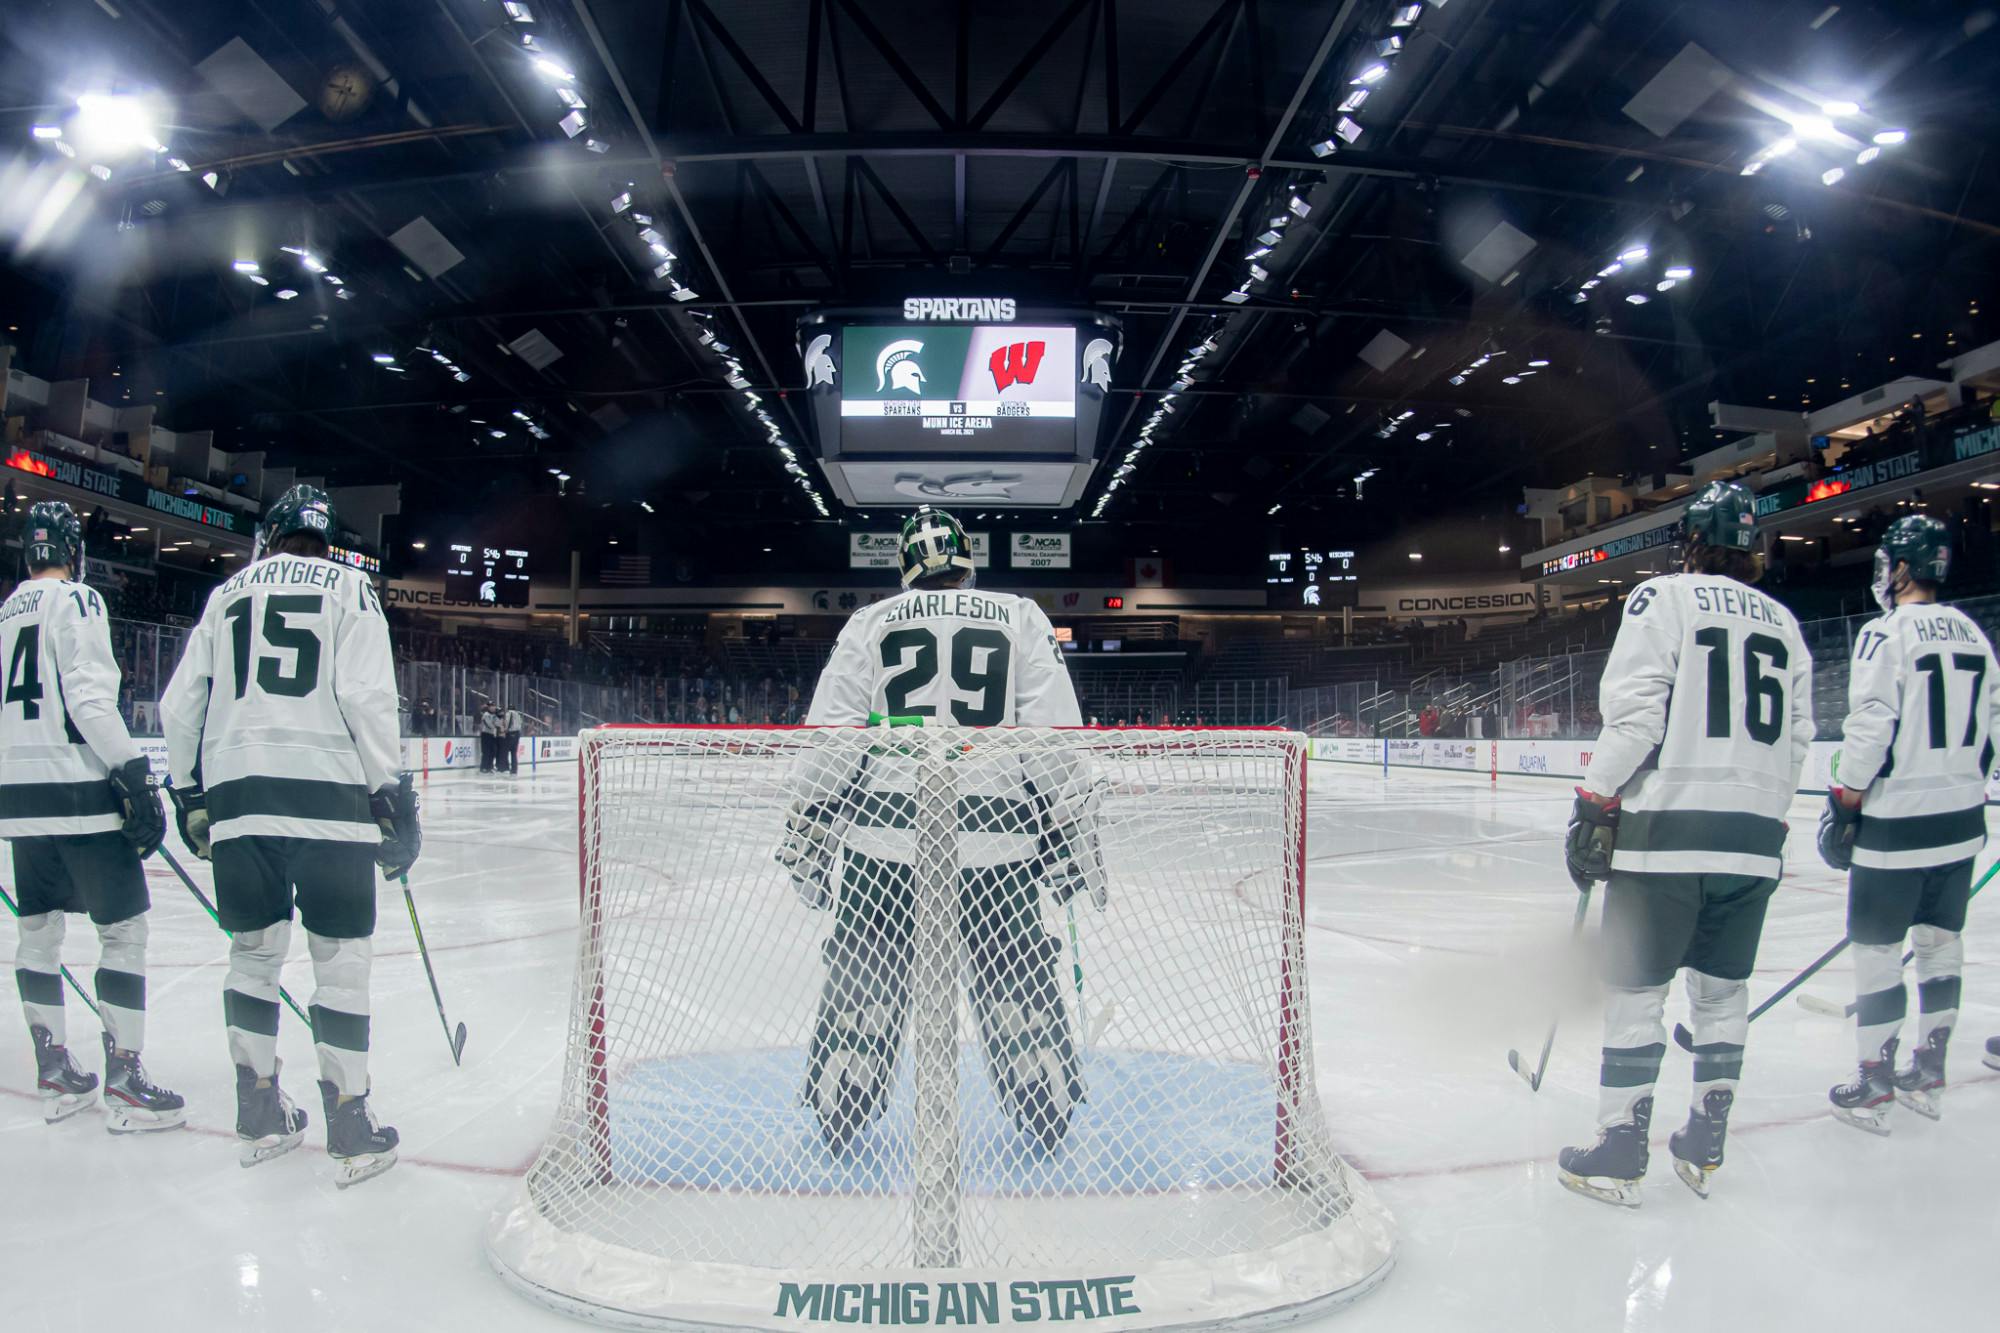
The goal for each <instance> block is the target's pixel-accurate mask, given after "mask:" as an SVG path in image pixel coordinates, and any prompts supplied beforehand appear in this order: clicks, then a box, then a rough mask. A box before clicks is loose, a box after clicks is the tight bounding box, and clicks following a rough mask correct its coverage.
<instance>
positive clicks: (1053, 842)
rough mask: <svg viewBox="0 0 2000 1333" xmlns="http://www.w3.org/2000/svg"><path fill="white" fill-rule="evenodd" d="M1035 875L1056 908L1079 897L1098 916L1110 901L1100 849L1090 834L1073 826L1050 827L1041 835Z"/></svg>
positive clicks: (1090, 832) (1094, 836) (1109, 886)
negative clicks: (1084, 900) (1036, 873)
mask: <svg viewBox="0 0 2000 1333" xmlns="http://www.w3.org/2000/svg"><path fill="white" fill-rule="evenodd" d="M1037 872H1038V873H1039V875H1040V876H1041V880H1042V883H1044V884H1046V885H1048V888H1049V896H1050V897H1052V898H1054V899H1055V902H1056V906H1058V907H1061V906H1064V905H1065V904H1067V903H1068V902H1069V901H1070V900H1071V899H1072V898H1075V897H1077V896H1079V895H1081V896H1083V897H1084V898H1085V899H1087V900H1088V901H1089V903H1090V905H1091V906H1092V907H1095V908H1096V909H1097V910H1098V911H1100V912H1101V911H1103V910H1104V908H1105V904H1107V903H1109V902H1110V901H1111V884H1110V881H1109V879H1108V878H1107V877H1106V875H1105V873H1104V849H1103V847H1102V846H1100V845H1099V843H1098V841H1097V834H1096V833H1095V832H1093V831H1090V830H1086V829H1083V828H1080V827H1078V826H1077V825H1075V824H1053V825H1050V827H1049V830H1048V832H1046V833H1044V834H1043V835H1042V850H1041V861H1040V864H1039V865H1038V867H1037Z"/></svg>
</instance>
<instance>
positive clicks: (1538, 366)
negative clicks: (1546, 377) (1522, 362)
mask: <svg viewBox="0 0 2000 1333" xmlns="http://www.w3.org/2000/svg"><path fill="white" fill-rule="evenodd" d="M1528 364H1529V365H1531V366H1533V367H1535V368H1536V369H1537V370H1539V369H1541V368H1542V367H1543V366H1546V365H1547V364H1548V362H1547V361H1546V360H1540V361H1530V362H1529V363H1528Z"/></svg>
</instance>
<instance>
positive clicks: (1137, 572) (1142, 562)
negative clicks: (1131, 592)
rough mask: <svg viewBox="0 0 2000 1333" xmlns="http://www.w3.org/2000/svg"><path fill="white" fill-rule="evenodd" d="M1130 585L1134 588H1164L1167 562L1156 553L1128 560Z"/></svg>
mask: <svg viewBox="0 0 2000 1333" xmlns="http://www.w3.org/2000/svg"><path fill="white" fill-rule="evenodd" d="M1130 564H1131V569H1132V586H1133V587H1135V588H1164V587H1166V586H1167V562H1166V561H1164V560H1162V559H1160V558H1159V557H1158V556H1156V555H1149V556H1146V557H1143V558H1142V559H1138V560H1133V561H1131V562H1130Z"/></svg>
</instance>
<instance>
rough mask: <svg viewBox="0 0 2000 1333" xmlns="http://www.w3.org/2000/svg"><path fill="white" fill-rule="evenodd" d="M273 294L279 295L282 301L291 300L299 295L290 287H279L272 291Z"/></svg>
mask: <svg viewBox="0 0 2000 1333" xmlns="http://www.w3.org/2000/svg"><path fill="white" fill-rule="evenodd" d="M271 295H273V296H275V297H277V298H278V299H279V300H280V301H289V300H291V299H292V298H294V297H296V296H297V295H298V292H296V291H294V290H293V289H292V288H290V287H280V288H278V290H277V291H275V292H272V293H271Z"/></svg>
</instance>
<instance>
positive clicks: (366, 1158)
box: [333, 1148, 396, 1190]
mask: <svg viewBox="0 0 2000 1333" xmlns="http://www.w3.org/2000/svg"><path fill="white" fill-rule="evenodd" d="M395 1164H396V1150H395V1149H394V1148H391V1149H390V1150H389V1151H387V1152H372V1153H363V1154H362V1155H361V1156H359V1157H336V1158H334V1167H335V1174H334V1177H333V1186H334V1188H335V1189H343V1190H344V1189H352V1188H353V1187H354V1186H356V1185H359V1184H360V1183H361V1182H362V1181H364V1180H373V1179H374V1178H375V1177H377V1176H379V1175H381V1174H382V1173H383V1172H384V1171H387V1170H388V1169H389V1168H390V1167H392V1166H394V1165H395Z"/></svg>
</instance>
